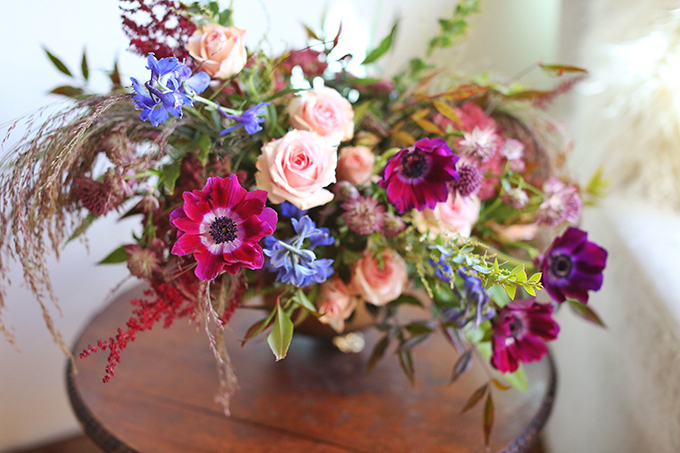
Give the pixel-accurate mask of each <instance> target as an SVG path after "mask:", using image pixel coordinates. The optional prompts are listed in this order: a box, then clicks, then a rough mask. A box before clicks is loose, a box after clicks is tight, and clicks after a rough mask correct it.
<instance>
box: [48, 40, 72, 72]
mask: <svg viewBox="0 0 680 453" xmlns="http://www.w3.org/2000/svg"><path fill="white" fill-rule="evenodd" d="M43 50H44V51H45V53H46V54H47V58H49V59H50V61H51V62H52V64H53V65H54V66H55V67H56V68H57V69H58V70H59V71H60V72H62V73H64V74H66V75H67V76H69V77H73V74H71V71H69V70H68V68H67V67H66V65H65V64H64V63H62V61H61V60H60V59H59V58H57V57H55V56H54V55H53V54H52V52H50V51H49V50H47V47H43Z"/></svg>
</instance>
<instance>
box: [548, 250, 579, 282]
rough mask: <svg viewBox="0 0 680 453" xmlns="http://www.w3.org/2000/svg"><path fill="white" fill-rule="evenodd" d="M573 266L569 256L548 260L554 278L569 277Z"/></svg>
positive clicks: (554, 257)
mask: <svg viewBox="0 0 680 453" xmlns="http://www.w3.org/2000/svg"><path fill="white" fill-rule="evenodd" d="M573 265H574V264H573V263H572V261H571V257H570V256H569V255H564V254H562V255H557V256H553V257H552V258H551V259H550V271H551V272H552V273H553V275H555V276H556V277H569V274H570V273H571V268H572V267H573Z"/></svg>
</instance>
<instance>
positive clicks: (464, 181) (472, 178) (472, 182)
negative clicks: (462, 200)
mask: <svg viewBox="0 0 680 453" xmlns="http://www.w3.org/2000/svg"><path fill="white" fill-rule="evenodd" d="M456 170H457V171H458V176H459V178H458V179H457V180H455V181H454V182H452V183H451V185H450V186H451V189H452V193H457V194H458V195H460V196H461V197H471V196H472V195H477V193H479V190H480V189H481V188H482V181H483V180H484V174H483V173H482V171H481V170H480V169H479V168H477V166H476V165H474V164H472V163H467V162H466V163H459V165H458V168H457V169H456Z"/></svg>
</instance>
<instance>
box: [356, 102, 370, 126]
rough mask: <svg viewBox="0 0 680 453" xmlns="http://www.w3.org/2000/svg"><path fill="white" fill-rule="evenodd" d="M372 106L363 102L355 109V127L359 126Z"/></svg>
mask: <svg viewBox="0 0 680 453" xmlns="http://www.w3.org/2000/svg"><path fill="white" fill-rule="evenodd" d="M370 106H371V102H370V101H366V102H362V103H360V104H359V105H357V106H356V107H354V125H355V126H356V125H358V124H359V123H360V122H361V120H362V119H363V117H364V115H365V114H366V112H367V111H368V108H369V107H370Z"/></svg>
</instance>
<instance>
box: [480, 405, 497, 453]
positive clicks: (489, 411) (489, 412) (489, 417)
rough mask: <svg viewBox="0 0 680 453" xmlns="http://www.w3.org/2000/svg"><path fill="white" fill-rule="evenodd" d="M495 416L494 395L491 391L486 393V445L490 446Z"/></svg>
mask: <svg viewBox="0 0 680 453" xmlns="http://www.w3.org/2000/svg"><path fill="white" fill-rule="evenodd" d="M494 416H495V410H494V407H493V397H492V396H491V392H489V394H488V395H486V403H484V418H483V420H484V445H486V446H487V447H488V446H489V440H490V439H491V430H492V429H493V420H494Z"/></svg>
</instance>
